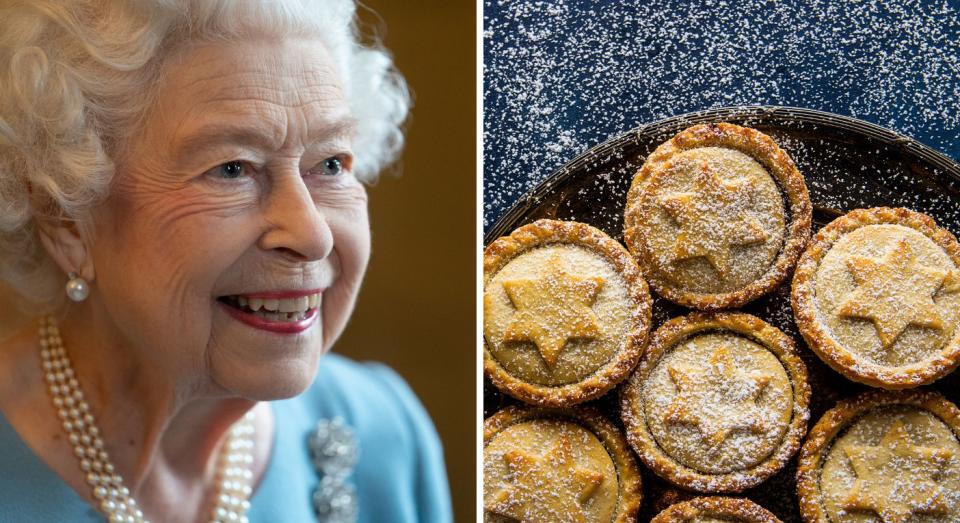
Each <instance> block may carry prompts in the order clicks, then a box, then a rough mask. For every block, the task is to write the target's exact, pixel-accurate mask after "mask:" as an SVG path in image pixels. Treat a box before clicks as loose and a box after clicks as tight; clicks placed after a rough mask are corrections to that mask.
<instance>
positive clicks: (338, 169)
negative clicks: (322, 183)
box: [320, 156, 343, 176]
mask: <svg viewBox="0 0 960 523" xmlns="http://www.w3.org/2000/svg"><path fill="white" fill-rule="evenodd" d="M342 172H343V162H341V161H340V158H337V157H336V156H331V157H330V158H327V159H326V160H324V161H323V163H321V164H320V174H323V175H324V176H337V175H339V174H340V173H342Z"/></svg>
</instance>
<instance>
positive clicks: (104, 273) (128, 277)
mask: <svg viewBox="0 0 960 523" xmlns="http://www.w3.org/2000/svg"><path fill="white" fill-rule="evenodd" d="M125 196H127V199H125V200H120V199H114V200H112V201H110V202H108V203H106V204H105V207H104V208H103V209H101V210H100V212H98V216H97V222H96V223H97V224H98V227H97V231H96V236H95V237H96V241H95V243H94V249H93V259H94V264H95V270H96V281H95V285H97V286H98V288H99V290H100V293H101V296H102V299H103V302H104V306H105V307H106V308H107V310H108V313H109V314H110V316H111V317H112V319H113V320H114V321H115V322H117V323H124V324H128V325H129V324H136V328H137V329H138V330H139V331H140V332H139V334H141V336H138V338H139V339H150V340H156V341H157V342H159V341H160V340H164V339H165V338H168V337H169V336H170V333H173V332H178V333H179V335H180V336H182V337H183V338H182V339H184V340H188V339H189V340H191V341H193V340H195V341H196V343H202V342H203V340H204V339H205V336H207V334H209V333H208V332H207V331H208V330H209V327H208V325H209V321H203V320H204V319H205V318H208V317H209V315H210V311H211V304H212V300H213V285H214V284H215V283H216V281H217V279H218V277H219V276H220V275H221V274H222V273H223V271H224V270H225V269H226V268H227V267H229V266H230V265H231V264H232V263H233V262H234V261H235V260H236V259H237V257H238V256H240V255H242V253H243V252H244V250H245V249H246V247H247V246H248V245H249V244H250V242H251V241H252V240H251V239H250V238H248V236H251V234H252V236H253V237H255V235H256V234H255V232H256V228H255V227H254V226H252V225H251V224H250V223H248V222H250V219H249V218H248V217H247V216H246V215H245V213H238V212H225V211H227V210H228V209H230V210H234V209H233V208H231V206H229V205H223V203H222V202H221V205H219V206H217V205H216V202H212V201H211V199H210V198H205V197H202V196H196V195H190V194H183V193H182V192H180V193H178V192H176V191H172V192H170V193H166V194H137V195H125ZM133 196H136V198H134V197H133ZM223 231H230V234H223ZM245 231H253V232H252V233H251V234H247V233H246V232H245ZM164 326H166V327H164ZM171 326H175V328H170V327H171ZM125 330H129V329H125ZM147 331H150V332H147ZM144 334H146V336H143V335H144Z"/></svg>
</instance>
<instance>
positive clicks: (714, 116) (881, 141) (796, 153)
mask: <svg viewBox="0 0 960 523" xmlns="http://www.w3.org/2000/svg"><path fill="white" fill-rule="evenodd" d="M706 122H731V123H736V124H739V125H744V126H748V127H753V128H755V129H758V130H760V131H762V132H764V133H766V134H768V135H770V136H771V137H773V139H774V140H775V141H776V142H777V143H778V144H779V145H780V146H781V147H782V148H783V149H784V150H786V151H787V153H789V154H790V156H791V157H792V158H793V159H794V161H795V162H796V163H797V166H798V168H799V169H800V172H801V173H803V175H804V178H805V179H806V182H807V187H808V188H809V190H810V198H811V200H812V201H813V205H814V230H816V229H819V228H820V227H822V226H823V225H826V224H827V223H828V222H830V221H831V220H832V219H833V218H835V217H837V216H839V215H841V214H844V213H846V212H848V211H850V210H853V209H856V208H864V207H876V206H897V207H908V208H910V209H913V210H915V211H919V212H923V213H926V214H928V215H930V216H932V217H933V218H934V219H935V220H937V223H939V224H940V226H942V227H944V228H946V229H947V230H949V231H950V232H952V233H953V234H954V235H958V234H960V164H958V163H957V162H955V161H953V160H951V159H950V158H948V157H947V156H945V155H943V154H941V153H939V152H937V151H934V150H933V149H931V148H929V147H927V146H925V145H923V144H921V143H919V142H917V141H915V140H913V139H911V138H909V137H906V136H902V135H900V134H898V133H896V132H894V131H891V130H888V129H885V128H883V127H879V126H877V125H874V124H871V123H869V122H864V121H861V120H857V119H855V118H850V117H846V116H840V115H835V114H831V113H825V112H821V111H814V110H810V109H800V108H793V107H778V106H751V107H727V108H720V109H711V110H708V111H702V112H696V113H690V114H685V115H681V116H676V117H673V118H669V119H666V120H661V121H659V122H654V123H651V124H648V125H643V126H641V127H638V128H636V129H634V130H632V131H630V132H628V133H625V134H623V135H620V136H618V137H615V138H613V139H611V140H609V141H607V142H605V143H603V144H601V145H598V146H596V147H594V148H592V149H590V150H588V151H586V152H585V153H583V154H581V155H579V156H577V157H576V158H574V159H573V160H572V161H570V163H568V164H567V165H565V166H563V167H562V168H560V169H558V170H557V171H555V172H554V173H553V174H551V175H550V176H549V177H548V178H547V179H545V180H544V181H543V182H542V183H541V184H539V185H538V186H536V187H535V188H533V189H532V190H531V191H530V192H528V193H527V194H526V195H525V196H524V197H523V198H521V199H520V200H519V201H518V202H517V203H515V204H514V205H513V206H512V207H511V208H510V209H509V210H508V211H507V212H506V214H504V215H503V216H501V217H500V219H499V220H497V222H496V223H495V224H494V226H493V227H492V228H491V229H490V232H489V233H488V234H487V236H486V237H485V238H484V243H485V244H489V243H490V242H492V241H493V240H495V239H496V238H498V237H499V236H503V235H506V234H509V233H510V232H511V231H512V230H513V229H515V228H517V227H519V226H521V225H524V224H527V223H530V222H533V221H535V220H538V219H540V218H553V219H558V220H576V221H580V222H585V223H588V224H590V225H593V226H594V227H597V228H599V229H601V230H603V231H604V232H606V233H607V234H609V235H610V236H612V237H614V238H616V239H618V240H620V241H622V240H623V230H622V229H623V208H624V204H625V199H626V192H627V189H628V188H629V186H630V182H631V180H632V178H633V174H634V173H635V172H636V171H637V169H639V167H640V166H641V165H642V164H643V162H644V160H645V159H646V157H647V155H648V154H650V153H651V152H652V151H653V150H654V149H655V148H656V147H657V146H658V145H660V144H661V143H663V142H664V141H666V140H668V139H670V137H672V136H673V135H674V134H676V133H678V132H679V131H681V130H683V129H685V128H687V127H689V126H691V125H695V124H699V123H706ZM743 310H744V311H746V312H749V313H751V314H754V315H756V316H759V317H760V318H763V319H764V320H766V321H768V322H770V323H772V324H773V325H776V326H777V327H778V328H780V329H781V330H783V331H784V332H785V333H787V334H789V335H791V336H793V338H794V340H795V341H796V343H797V347H798V348H799V349H800V352H801V355H802V357H803V360H804V362H805V363H806V364H807V368H808V370H809V374H810V382H811V388H812V390H813V394H812V397H811V406H810V407H811V408H810V410H811V412H810V415H811V417H810V426H812V425H813V423H816V421H817V420H819V419H820V417H821V416H822V415H823V413H824V412H825V411H826V410H827V409H829V408H830V407H832V406H833V405H834V404H835V403H836V402H837V400H839V399H841V398H845V397H849V396H853V395H855V394H857V393H859V392H862V391H864V390H867V389H869V387H866V386H864V385H860V384H857V383H853V382H851V381H849V380H847V379H846V378H843V377H842V376H840V375H839V374H838V373H836V372H834V371H833V370H831V369H830V368H829V367H827V366H826V365H825V364H823V363H822V362H821V361H820V360H819V359H818V358H817V356H816V355H815V354H814V353H813V352H812V351H811V350H810V349H809V348H807V346H806V344H805V343H804V341H803V339H802V338H801V337H800V335H799V333H798V332H797V328H796V325H795V323H794V320H793V315H792V313H791V310H790V303H789V281H788V282H787V283H785V284H784V285H781V286H780V288H779V289H777V290H776V291H774V292H773V293H771V294H770V295H768V296H765V297H763V298H761V299H759V300H756V301H754V302H752V303H750V304H749V305H747V306H746V307H744V308H743ZM688 312H689V309H686V308H684V307H680V306H677V305H674V304H672V303H669V302H667V301H666V300H663V299H661V298H659V297H657V296H655V297H654V309H653V327H654V328H656V327H658V326H659V325H660V324H662V323H663V322H664V321H665V320H667V319H669V318H673V317H676V316H681V315H684V314H686V313H688ZM929 388H931V389H935V390H937V391H939V392H941V393H942V394H944V395H945V396H946V397H947V398H948V399H950V400H951V401H953V402H954V403H960V371H958V372H954V373H952V374H950V375H949V376H946V377H945V378H943V379H941V380H939V381H937V382H936V383H934V384H933V385H931V386H930V387H929ZM512 403H516V400H514V399H512V398H510V397H507V396H505V395H503V394H501V393H499V392H498V391H497V390H496V389H495V388H494V387H493V386H492V385H491V384H490V382H489V380H486V379H485V380H484V417H486V416H490V415H492V414H493V413H494V412H496V411H497V410H499V409H501V408H503V407H504V406H506V405H509V404H512ZM591 405H593V406H594V407H596V408H599V409H600V410H601V411H603V412H605V413H606V414H607V416H608V417H609V418H610V419H611V421H613V422H614V423H615V424H617V425H618V426H620V427H621V428H622V424H621V422H620V419H619V409H618V405H617V392H616V390H615V391H613V392H611V393H609V394H607V395H605V396H604V397H602V398H600V399H598V400H596V401H594V402H591ZM638 461H639V460H638ZM641 468H642V467H641ZM795 474H796V457H794V459H792V460H791V461H790V463H789V464H788V465H787V467H786V468H785V469H784V470H782V471H781V472H780V473H778V474H776V475H775V476H773V477H771V478H770V479H768V480H767V481H766V482H764V483H762V484H761V485H759V486H757V487H755V488H752V489H750V490H747V491H746V492H744V493H743V495H744V496H746V497H748V498H750V499H752V500H754V501H756V502H757V503H759V504H760V505H763V506H764V507H766V508H767V509H769V510H771V511H772V512H774V513H775V514H776V515H777V516H778V517H779V518H780V519H782V520H783V521H785V522H799V521H801V518H800V516H799V514H798V508H797V507H798V505H797V497H796V489H795V481H794V477H795ZM643 492H644V503H643V507H642V509H641V511H640V514H639V518H638V521H648V520H649V519H650V518H651V517H652V516H653V515H655V514H656V513H657V512H658V511H659V510H660V509H663V508H665V506H666V504H668V503H667V501H668V500H670V501H675V500H676V499H677V498H679V497H685V493H683V492H682V491H678V489H676V488H675V487H672V486H671V485H669V484H667V483H666V482H665V481H663V480H661V479H660V478H658V477H656V476H655V475H654V474H652V473H651V472H650V471H648V470H645V469H644V470H643Z"/></svg>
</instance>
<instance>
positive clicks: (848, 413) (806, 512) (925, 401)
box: [797, 389, 960, 523]
mask: <svg viewBox="0 0 960 523" xmlns="http://www.w3.org/2000/svg"><path fill="white" fill-rule="evenodd" d="M887 405H907V406H914V407H917V408H919V409H923V410H926V411H927V412H930V413H931V414H933V415H934V416H936V417H937V418H938V419H940V421H943V422H944V423H945V424H946V425H947V426H948V427H950V430H952V431H953V433H954V435H955V436H956V437H957V439H958V440H960V409H958V408H957V406H956V405H954V404H953V403H951V402H950V401H949V400H947V399H946V398H945V397H943V396H942V395H941V394H939V393H937V392H934V391H932V390H922V389H918V390H898V391H890V390H871V391H867V392H864V393H861V394H860V395H858V396H855V397H853V398H847V399H843V400H840V401H838V402H837V404H836V405H835V406H834V407H833V408H831V409H830V410H828V411H827V412H825V413H824V414H823V416H822V417H821V418H820V420H819V421H817V423H816V424H815V425H814V426H813V428H812V429H810V433H809V434H808V435H807V439H806V441H805V442H804V444H803V447H802V448H801V449H800V454H799V458H798V459H797V498H798V500H799V503H800V515H801V516H802V517H803V520H804V521H806V522H807V523H827V522H829V521H830V518H829V517H828V516H827V514H826V511H825V509H824V507H823V495H822V493H821V492H820V467H821V463H822V461H823V458H824V456H825V455H826V453H827V452H828V451H829V450H830V449H831V448H832V445H833V440H834V439H835V438H836V437H837V436H838V435H839V434H840V432H842V431H843V430H844V429H845V428H846V427H848V426H849V425H850V424H851V423H853V422H855V421H856V420H857V419H859V418H860V417H861V416H862V415H864V414H866V413H868V412H869V411H871V410H873V409H875V408H878V407H883V406H887Z"/></svg>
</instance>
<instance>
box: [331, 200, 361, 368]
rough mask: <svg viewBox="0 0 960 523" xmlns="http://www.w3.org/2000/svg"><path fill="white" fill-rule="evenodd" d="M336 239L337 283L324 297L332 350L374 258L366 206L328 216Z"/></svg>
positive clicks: (334, 253)
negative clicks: (371, 253)
mask: <svg viewBox="0 0 960 523" xmlns="http://www.w3.org/2000/svg"><path fill="white" fill-rule="evenodd" d="M328 224H329V226H330V229H331V232H332V233H333V237H334V252H333V256H334V257H335V260H334V263H335V264H336V265H337V266H338V267H337V268H338V272H339V275H338V278H337V281H336V282H335V283H334V285H333V286H331V287H330V288H329V289H328V290H327V292H326V293H325V294H324V301H323V326H324V328H323V331H324V336H323V337H324V349H328V348H329V347H330V346H331V345H332V344H333V342H334V341H335V340H336V339H337V337H339V336H340V334H341V333H342V332H343V328H344V326H345V325H346V323H347V320H348V319H349V317H350V314H351V312H353V306H354V303H355V302H356V299H357V294H358V292H359V290H360V284H361V283H362V281H363V276H364V273H365V272H366V269H367V262H368V260H369V259H370V226H369V222H368V218H367V211H366V204H364V205H363V207H362V209H353V210H352V211H351V212H346V213H344V212H340V213H337V214H336V215H334V216H329V215H328Z"/></svg>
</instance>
